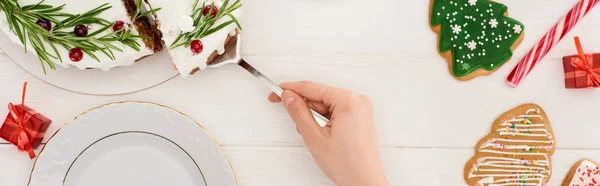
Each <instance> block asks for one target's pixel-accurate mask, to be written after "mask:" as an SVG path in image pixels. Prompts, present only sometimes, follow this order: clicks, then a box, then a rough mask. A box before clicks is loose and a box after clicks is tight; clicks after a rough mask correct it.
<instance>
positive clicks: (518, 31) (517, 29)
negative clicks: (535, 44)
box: [513, 25, 523, 34]
mask: <svg viewBox="0 0 600 186" xmlns="http://www.w3.org/2000/svg"><path fill="white" fill-rule="evenodd" d="M513 30H514V31H515V34H520V33H521V32H522V31H523V28H521V25H515V26H514V27H513Z"/></svg>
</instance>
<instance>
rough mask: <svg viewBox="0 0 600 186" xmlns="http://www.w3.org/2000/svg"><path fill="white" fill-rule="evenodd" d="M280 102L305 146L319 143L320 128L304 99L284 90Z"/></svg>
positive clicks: (320, 136)
mask: <svg viewBox="0 0 600 186" xmlns="http://www.w3.org/2000/svg"><path fill="white" fill-rule="evenodd" d="M282 100H283V104H284V106H285V108H286V110H287V112H288V114H289V115H290V117H291V118H292V120H294V123H296V127H297V128H298V131H299V132H300V134H301V135H302V137H303V138H304V141H305V142H306V143H307V144H312V143H318V142H320V141H321V139H322V138H323V133H322V130H321V127H320V126H319V124H317V121H315V119H314V117H313V115H312V113H311V112H310V110H309V108H308V104H307V103H306V102H305V101H304V99H303V98H302V97H300V95H298V94H296V93H295V92H293V91H289V90H286V91H284V92H283V94H282Z"/></svg>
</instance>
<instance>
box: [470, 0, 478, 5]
mask: <svg viewBox="0 0 600 186" xmlns="http://www.w3.org/2000/svg"><path fill="white" fill-rule="evenodd" d="M476 4H477V0H469V5H471V6H475V5H476Z"/></svg>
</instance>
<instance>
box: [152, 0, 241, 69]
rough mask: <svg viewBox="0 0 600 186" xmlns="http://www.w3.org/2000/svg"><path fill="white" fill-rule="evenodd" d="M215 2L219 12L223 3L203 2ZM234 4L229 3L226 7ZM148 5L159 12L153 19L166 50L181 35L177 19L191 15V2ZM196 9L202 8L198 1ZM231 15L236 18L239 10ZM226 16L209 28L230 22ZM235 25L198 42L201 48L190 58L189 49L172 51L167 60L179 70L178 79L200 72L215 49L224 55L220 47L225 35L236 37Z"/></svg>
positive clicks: (163, 1) (181, 0) (156, 1)
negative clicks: (197, 70) (158, 25)
mask: <svg viewBox="0 0 600 186" xmlns="http://www.w3.org/2000/svg"><path fill="white" fill-rule="evenodd" d="M212 2H215V6H216V7H217V8H219V11H221V5H222V4H223V2H221V1H219V0H207V1H206V4H207V5H210V4H211V3H212ZM233 2H234V1H233V0H231V1H230V5H231V4H232V3H233ZM148 3H149V4H150V6H152V8H162V10H161V11H158V12H156V15H157V19H158V21H159V22H160V30H161V32H162V33H163V41H164V42H165V44H166V47H169V46H170V45H171V44H172V43H173V41H175V39H176V38H177V37H178V36H179V34H181V32H182V29H181V28H180V26H179V25H178V23H179V20H180V17H182V16H190V15H192V8H193V5H194V0H179V1H177V3H174V2H173V1H172V0H149V1H148ZM198 6H202V0H200V3H199V5H198ZM231 14H232V15H233V16H235V17H236V18H238V19H239V17H240V15H241V10H240V9H237V10H235V11H233V12H232V13H231ZM230 20H231V18H230V17H229V16H224V17H223V18H221V19H219V20H217V21H216V22H215V24H214V25H213V28H214V27H216V26H218V25H220V24H222V23H224V22H227V21H230ZM236 29H237V25H236V24H230V25H228V26H227V27H225V28H223V29H221V30H219V31H217V32H215V33H213V34H211V35H208V36H205V37H203V38H202V39H200V41H201V42H202V45H203V47H204V49H203V50H202V52H201V53H199V54H196V55H194V54H193V53H192V51H191V50H190V48H189V47H185V46H181V47H177V48H175V49H173V50H170V51H169V53H170V54H171V58H172V60H173V63H174V64H175V66H176V67H177V69H178V70H179V73H180V74H181V76H183V77H186V76H188V75H189V74H190V72H192V70H194V69H195V68H197V67H198V68H200V69H204V68H206V63H207V59H208V57H209V56H210V55H211V54H212V53H213V52H214V51H215V50H216V51H217V52H218V53H219V54H223V52H225V49H224V45H225V40H226V39H227V36H228V35H235V34H236Z"/></svg>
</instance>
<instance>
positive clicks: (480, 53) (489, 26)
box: [430, 0, 524, 80]
mask: <svg viewBox="0 0 600 186" xmlns="http://www.w3.org/2000/svg"><path fill="white" fill-rule="evenodd" d="M507 14H508V13H507V7H506V6H505V5H503V4H500V3H496V2H492V1H488V0H431V11H430V26H431V27H432V28H433V30H434V31H435V32H437V33H439V43H438V45H439V51H440V53H441V54H442V55H443V56H444V57H446V58H447V59H448V62H449V67H450V71H451V73H452V75H453V76H454V77H455V78H457V79H459V80H470V79H473V78H475V77H477V76H479V75H487V74H490V73H492V72H493V71H495V70H496V69H498V68H499V67H500V66H502V65H503V64H504V63H506V61H508V60H509V59H510V57H511V56H512V50H514V49H515V48H516V47H517V46H518V45H519V43H520V42H521V39H522V36H523V35H524V34H523V30H524V26H523V24H522V23H521V22H519V21H517V20H514V19H511V18H509V17H506V15H507Z"/></svg>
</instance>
